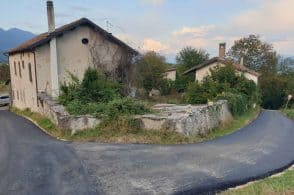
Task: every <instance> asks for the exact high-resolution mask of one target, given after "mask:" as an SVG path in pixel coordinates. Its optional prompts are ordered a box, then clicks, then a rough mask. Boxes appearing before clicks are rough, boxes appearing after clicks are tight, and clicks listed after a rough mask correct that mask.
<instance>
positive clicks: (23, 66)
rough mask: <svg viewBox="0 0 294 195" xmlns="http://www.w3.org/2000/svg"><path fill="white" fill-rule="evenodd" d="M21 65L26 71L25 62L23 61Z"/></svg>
mask: <svg viewBox="0 0 294 195" xmlns="http://www.w3.org/2000/svg"><path fill="white" fill-rule="evenodd" d="M21 64H22V68H23V69H24V68H25V65H24V61H21Z"/></svg>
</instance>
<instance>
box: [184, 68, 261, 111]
mask: <svg viewBox="0 0 294 195" xmlns="http://www.w3.org/2000/svg"><path fill="white" fill-rule="evenodd" d="M259 98H260V95H259V90H258V88H257V86H256V85H255V83H254V82H253V81H250V80H247V79H246V78H245V77H244V76H243V75H241V76H240V75H238V74H236V73H235V70H234V68H233V67H232V66H225V67H216V68H215V69H212V70H211V76H207V77H206V78H204V80H203V81H202V82H201V83H198V82H194V83H191V84H190V85H189V87H188V90H187V95H186V101H187V102H188V103H191V104H205V103H207V101H208V100H220V99H225V100H228V102H229V106H230V109H231V111H232V113H233V115H241V114H243V113H244V112H245V111H246V110H247V109H249V108H250V107H251V106H252V104H253V103H259Z"/></svg>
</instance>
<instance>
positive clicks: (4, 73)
mask: <svg viewBox="0 0 294 195" xmlns="http://www.w3.org/2000/svg"><path fill="white" fill-rule="evenodd" d="M9 78H10V74H9V66H8V65H6V64H0V82H3V83H5V82H6V81H7V80H8V79H9Z"/></svg>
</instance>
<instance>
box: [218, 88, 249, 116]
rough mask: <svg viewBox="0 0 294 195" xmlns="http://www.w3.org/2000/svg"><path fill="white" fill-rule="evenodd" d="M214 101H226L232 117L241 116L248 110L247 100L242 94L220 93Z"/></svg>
mask: <svg viewBox="0 0 294 195" xmlns="http://www.w3.org/2000/svg"><path fill="white" fill-rule="evenodd" d="M216 100H228V104H229V108H230V110H231V112H232V114H233V115H234V116H238V115H241V114H243V113H244V112H245V111H246V110H247V109H248V106H249V105H248V100H247V98H246V97H245V95H244V94H242V93H232V92H227V93H222V94H220V95H218V96H217V97H216Z"/></svg>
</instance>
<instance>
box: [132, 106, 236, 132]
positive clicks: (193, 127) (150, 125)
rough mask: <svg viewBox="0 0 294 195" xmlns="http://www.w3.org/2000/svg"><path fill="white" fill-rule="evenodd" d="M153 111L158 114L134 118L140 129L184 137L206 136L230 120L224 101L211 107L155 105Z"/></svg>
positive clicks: (230, 116)
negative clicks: (166, 132)
mask: <svg viewBox="0 0 294 195" xmlns="http://www.w3.org/2000/svg"><path fill="white" fill-rule="evenodd" d="M153 109H154V110H156V111H157V112H158V113H155V114H147V115H142V116H137V117H136V118H137V119H138V120H139V121H140V124H141V128H143V129H147V130H159V129H167V130H171V131H176V132H179V133H182V134H185V135H195V134H198V135H206V134H208V133H209V132H210V130H211V129H213V128H215V127H218V126H219V125H221V124H224V123H227V122H230V121H231V120H232V115H231V113H230V111H229V108H228V103H227V101H226V100H220V101H218V102H215V103H214V104H213V105H174V104H157V105H155V106H154V107H153Z"/></svg>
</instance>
